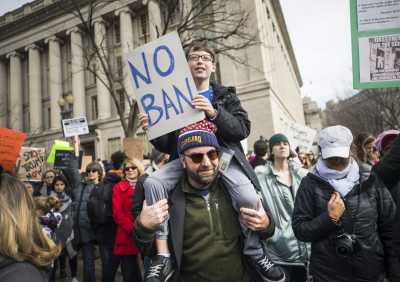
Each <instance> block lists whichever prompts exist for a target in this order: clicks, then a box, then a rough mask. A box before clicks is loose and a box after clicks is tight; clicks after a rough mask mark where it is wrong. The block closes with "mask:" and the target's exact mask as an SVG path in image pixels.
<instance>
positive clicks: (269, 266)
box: [251, 254, 285, 282]
mask: <svg viewBox="0 0 400 282" xmlns="http://www.w3.org/2000/svg"><path fill="white" fill-rule="evenodd" d="M251 261H252V264H253V265H254V267H255V268H256V270H257V272H258V274H259V275H260V276H261V278H262V279H263V280H262V281H264V282H284V281H285V273H284V272H283V271H282V269H281V268H280V267H279V266H277V265H275V264H274V263H273V262H272V260H271V259H270V257H269V256H268V255H266V254H264V255H263V256H262V257H261V258H259V259H253V258H251Z"/></svg>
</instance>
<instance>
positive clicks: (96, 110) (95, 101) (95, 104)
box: [90, 96, 99, 120]
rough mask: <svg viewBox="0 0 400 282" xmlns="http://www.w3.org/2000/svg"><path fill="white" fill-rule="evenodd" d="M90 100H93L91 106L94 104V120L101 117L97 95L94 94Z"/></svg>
mask: <svg viewBox="0 0 400 282" xmlns="http://www.w3.org/2000/svg"><path fill="white" fill-rule="evenodd" d="M90 100H91V101H90V102H91V106H92V111H91V113H92V120H96V119H98V117H99V108H98V104H97V96H92V97H90Z"/></svg>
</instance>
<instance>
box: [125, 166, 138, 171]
mask: <svg viewBox="0 0 400 282" xmlns="http://www.w3.org/2000/svg"><path fill="white" fill-rule="evenodd" d="M135 169H137V167H135V166H127V167H126V168H125V169H124V170H125V171H130V170H131V171H134V170H135Z"/></svg>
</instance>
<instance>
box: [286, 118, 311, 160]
mask: <svg viewBox="0 0 400 282" xmlns="http://www.w3.org/2000/svg"><path fill="white" fill-rule="evenodd" d="M280 121H281V126H282V131H281V132H282V133H283V134H285V135H286V136H287V137H288V138H289V141H290V145H291V147H292V148H293V149H294V148H296V147H297V146H299V147H301V148H303V149H304V150H305V151H306V152H308V151H310V150H311V148H312V145H313V142H314V139H315V136H316V135H317V131H315V130H314V129H312V128H310V127H308V126H305V125H302V124H299V123H295V122H292V121H289V120H287V119H284V118H282V117H281V118H280Z"/></svg>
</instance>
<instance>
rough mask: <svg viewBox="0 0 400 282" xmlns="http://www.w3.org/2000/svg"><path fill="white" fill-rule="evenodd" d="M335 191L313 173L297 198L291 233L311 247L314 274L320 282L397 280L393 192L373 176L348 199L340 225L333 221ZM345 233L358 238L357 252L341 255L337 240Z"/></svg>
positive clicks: (346, 198)
mask: <svg viewBox="0 0 400 282" xmlns="http://www.w3.org/2000/svg"><path fill="white" fill-rule="evenodd" d="M333 192H334V189H333V187H332V186H331V185H330V184H329V183H328V182H326V181H324V180H322V179H321V178H319V177H318V176H316V175H314V174H312V173H309V174H308V175H307V176H306V177H305V178H303V180H302V182H301V184H300V188H299V191H298V193H297V196H296V201H295V206H294V211H293V218H292V227H293V231H294V233H295V235H296V237H297V238H298V239H299V240H300V241H304V242H311V261H310V274H311V275H312V276H313V278H314V281H315V282H320V281H324V282H325V281H335V282H352V281H360V282H361V281H362V282H379V281H383V276H384V272H387V273H388V274H389V275H392V274H393V273H394V271H399V270H398V269H394V268H395V265H396V259H395V256H394V255H393V251H392V243H393V242H392V236H393V234H392V233H393V219H394V215H395V212H396V206H395V204H394V202H393V199H392V197H391V195H390V193H389V191H388V190H387V189H386V188H385V187H384V185H383V183H382V182H381V181H380V180H379V179H378V177H376V176H375V175H374V174H371V176H370V178H369V179H368V180H367V181H365V182H363V183H362V184H361V185H356V186H355V187H354V188H353V190H352V191H351V192H350V193H349V194H348V195H346V197H344V203H345V206H346V210H345V212H344V214H343V216H342V218H341V220H340V222H339V223H338V224H336V223H334V222H333V221H332V220H331V219H330V218H329V216H328V212H327V204H328V201H329V199H330V197H331V194H332V193H333ZM341 230H343V231H344V232H346V233H348V234H354V235H356V238H357V244H356V251H355V253H354V254H353V255H350V256H347V257H343V256H339V255H338V254H337V253H336V248H335V246H336V243H335V241H336V240H335V238H336V237H337V235H338V234H340V233H341V232H340V231H341Z"/></svg>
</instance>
